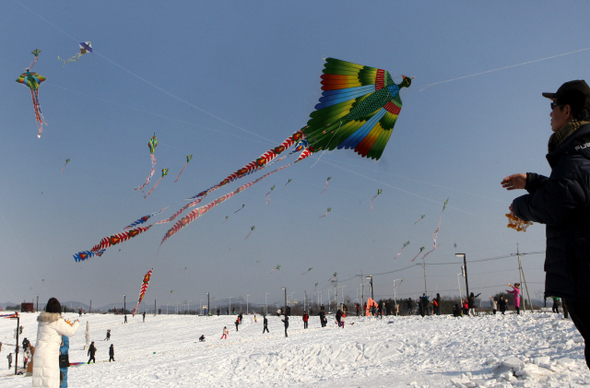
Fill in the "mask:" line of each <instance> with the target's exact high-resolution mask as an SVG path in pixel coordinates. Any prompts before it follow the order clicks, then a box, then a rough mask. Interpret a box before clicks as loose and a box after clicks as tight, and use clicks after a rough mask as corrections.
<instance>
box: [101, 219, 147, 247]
mask: <svg viewBox="0 0 590 388" xmlns="http://www.w3.org/2000/svg"><path fill="white" fill-rule="evenodd" d="M154 225H155V224H154ZM152 226H153V225H149V226H140V227H138V228H135V229H131V230H127V231H125V232H121V233H117V234H113V235H112V236H109V237H104V238H103V239H102V240H100V242H99V243H98V244H96V245H95V246H94V247H92V249H91V251H92V252H94V253H96V252H99V251H101V250H105V249H107V248H110V247H112V246H113V245H117V244H119V243H121V242H124V241H127V240H129V239H130V238H133V237H135V236H137V235H138V234H141V233H143V232H146V231H148V230H149V229H150V228H151V227H152Z"/></svg>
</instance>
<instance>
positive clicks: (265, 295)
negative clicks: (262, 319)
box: [264, 292, 269, 315]
mask: <svg viewBox="0 0 590 388" xmlns="http://www.w3.org/2000/svg"><path fill="white" fill-rule="evenodd" d="M268 294H269V293H268V292H265V293H264V315H268V301H267V299H266V297H267V295H268Z"/></svg>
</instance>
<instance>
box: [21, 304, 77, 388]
mask: <svg viewBox="0 0 590 388" xmlns="http://www.w3.org/2000/svg"><path fill="white" fill-rule="evenodd" d="M37 322H39V328H38V329H37V344H36V345H35V354H34V355H33V388H45V387H46V388H59V346H60V344H61V337H62V336H63V335H65V336H66V337H71V336H73V335H74V333H76V330H78V326H79V325H80V322H78V321H76V322H74V324H73V325H71V326H70V324H69V323H67V322H66V321H65V320H64V319H61V314H60V313H46V312H42V313H41V314H39V317H37Z"/></svg>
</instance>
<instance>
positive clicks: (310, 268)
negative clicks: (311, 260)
mask: <svg viewBox="0 0 590 388" xmlns="http://www.w3.org/2000/svg"><path fill="white" fill-rule="evenodd" d="M312 269H313V267H309V269H308V270H307V271H305V272H304V273H302V274H301V275H299V276H303V275H305V274H306V273H308V272H309V271H311V270H312Z"/></svg>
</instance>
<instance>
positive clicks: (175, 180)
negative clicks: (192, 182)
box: [174, 162, 188, 183]
mask: <svg viewBox="0 0 590 388" xmlns="http://www.w3.org/2000/svg"><path fill="white" fill-rule="evenodd" d="M187 165H188V162H186V163H185V164H184V167H183V168H182V170H180V172H179V173H178V176H177V177H176V180H175V181H174V183H176V182H178V178H180V174H182V172H183V171H184V169H185V168H186V166H187Z"/></svg>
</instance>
